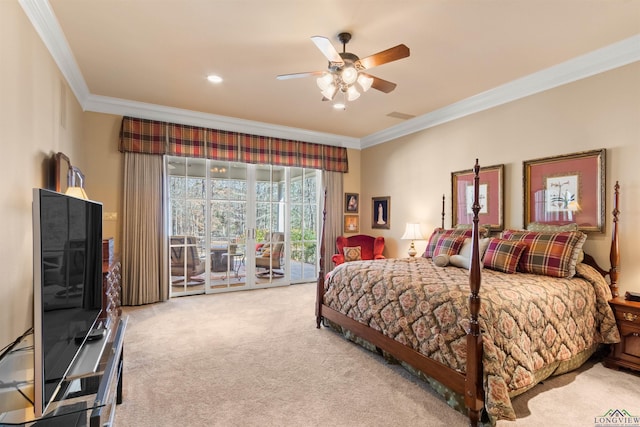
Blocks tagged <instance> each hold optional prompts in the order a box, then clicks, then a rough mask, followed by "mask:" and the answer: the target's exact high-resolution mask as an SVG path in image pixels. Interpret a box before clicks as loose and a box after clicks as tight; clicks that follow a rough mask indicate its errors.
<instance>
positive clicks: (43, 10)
mask: <svg viewBox="0 0 640 427" xmlns="http://www.w3.org/2000/svg"><path fill="white" fill-rule="evenodd" d="M18 1H19V3H20V5H21V6H22V8H23V9H24V11H25V13H26V15H27V17H28V18H29V20H30V21H31V24H32V25H33V26H34V28H35V29H36V32H37V33H38V35H39V36H40V38H41V39H42V41H43V42H44V44H45V46H46V47H47V49H49V52H50V53H51V56H52V57H53V59H54V61H55V62H56V64H57V65H58V67H59V68H60V71H61V72H62V74H63V76H64V77H65V79H66V80H67V83H68V84H69V87H70V88H71V90H72V91H73V93H74V94H75V96H76V98H77V99H78V102H79V103H80V105H81V106H82V108H83V110H84V111H92V112H99V113H108V114H115V115H122V116H133V117H143V118H146V119H152V120H162V121H169V122H174V123H182V124H189V125H193V126H202V127H208V128H215V129H221V130H227V131H232V132H244V133H250V134H255V135H263V136H272V137H276V138H285V139H293V140H303V141H309V142H315V143H319V144H328V145H335V146H339V147H346V148H354V149H364V148H368V147H372V146H374V145H378V144H382V143H385V142H388V141H391V140H394V139H396V138H400V137H402V136H406V135H409V134H412V133H415V132H419V131H422V130H425V129H428V128H431V127H434V126H437V125H440V124H443V123H447V122H450V121H453V120H456V119H459V118H461V117H464V116H468V115H470V114H474V113H477V112H480V111H484V110H487V109H490V108H493V107H497V106H499V105H502V104H506V103H508V102H511V101H515V100H517V99H520V98H524V97H527V96H529V95H533V94H536V93H539V92H543V91H545V90H548V89H552V88H554V87H557V86H561V85H564V84H567V83H571V82H574V81H577V80H580V79H584V78H587V77H590V76H593V75H595V74H599V73H602V72H605V71H608V70H612V69H614V68H618V67H622V66H624V65H628V64H631V63H633V62H636V61H639V60H640V34H638V35H635V36H633V37H630V38H628V39H625V40H622V41H619V42H617V43H614V44H612V45H609V46H606V47H603V48H601V49H598V50H595V51H593V52H590V53H587V54H584V55H581V56H578V57H576V58H573V59H570V60H568V61H565V62H563V63H560V64H558V65H555V66H553V67H550V68H547V69H545V70H542V71H540V72H537V73H533V74H530V75H528V76H525V77H522V78H519V79H517V80H514V81H512V82H509V83H506V84H504V85H501V86H498V87H496V88H493V89H490V90H488V91H486V92H482V93H479V94H477V95H474V96H471V97H469V98H466V99H464V100H462V101H458V102H456V103H453V104H451V105H448V106H446V107H443V108H440V109H438V110H435V111H433V112H430V113H427V114H424V115H422V116H418V117H415V118H413V119H410V120H407V121H406V122H403V123H401V124H398V125H395V126H392V127H389V128H387V129H384V130H382V131H380V132H376V133H372V134H370V135H367V136H365V137H363V138H353V137H347V136H342V135H335V134H329V133H322V132H315V131H311V130H306V129H300V128H293V127H287V126H278V125H273V124H269V123H262V122H255V121H251V120H244V119H237V118H234V117H226V116H219V115H215V114H206V113H201V112H197V111H191V110H183V109H178V108H171V107H166V106H161V105H154V104H146V103H141V102H135V101H129V100H126V99H118V98H110V97H104V96H98V95H93V94H91V93H90V92H89V88H88V86H87V84H86V82H85V80H84V77H83V76H82V73H81V72H80V68H79V67H78V64H77V62H76V60H75V58H74V56H73V52H72V51H71V48H70V47H69V44H68V43H67V40H66V38H65V37H64V33H63V32H62V29H61V28H60V24H59V23H58V20H57V18H56V16H55V14H54V13H53V10H52V9H51V6H50V4H49V2H48V1H47V0H18Z"/></svg>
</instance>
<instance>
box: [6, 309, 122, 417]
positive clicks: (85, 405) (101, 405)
mask: <svg viewBox="0 0 640 427" xmlns="http://www.w3.org/2000/svg"><path fill="white" fill-rule="evenodd" d="M126 325H127V318H126V317H120V316H118V317H115V318H113V319H112V321H111V322H109V324H108V327H107V328H106V329H103V328H98V329H96V330H92V331H91V332H90V334H92V335H93V336H95V337H96V338H95V339H94V340H87V341H85V343H84V344H83V346H82V349H81V350H80V353H79V354H78V357H77V358H76V360H75V362H74V364H73V365H72V367H71V369H70V370H69V372H68V373H67V375H66V376H65V378H64V381H63V383H62V386H61V387H60V390H59V391H58V393H57V394H56V397H55V398H54V401H53V402H52V403H51V404H50V405H49V408H48V409H47V412H46V413H45V414H44V415H43V416H42V417H35V414H34V408H33V393H34V380H33V359H34V355H33V334H30V335H26V336H25V337H24V338H23V339H22V340H21V341H20V342H18V343H17V344H16V345H15V347H14V348H12V349H11V351H10V352H8V353H7V354H5V355H4V356H3V357H2V358H1V359H0V381H1V382H2V383H3V384H5V385H7V384H12V386H11V387H4V388H0V426H1V427H4V426H29V427H33V426H37V427H58V426H64V427H70V426H78V427H80V426H88V427H98V426H104V425H112V423H113V420H114V418H115V408H116V404H118V403H122V368H123V362H124V359H123V347H124V333H125V329H126Z"/></svg>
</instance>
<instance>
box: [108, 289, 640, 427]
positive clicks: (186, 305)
mask: <svg viewBox="0 0 640 427" xmlns="http://www.w3.org/2000/svg"><path fill="white" fill-rule="evenodd" d="M314 301H315V284H305V285H293V286H289V287H282V288H275V289H265V290H255V291H244V292H235V293H228V294H217V295H201V296H190V297H182V298H175V299H173V300H171V301H169V302H166V303H161V304H154V305H150V306H143V307H125V310H124V312H125V314H126V315H128V316H129V323H128V327H127V333H126V339H125V349H124V355H125V359H124V360H125V367H124V402H123V403H122V404H121V405H119V406H118V408H117V409H116V423H115V424H116V425H117V426H120V427H145V426H153V427H157V426H190V427H196V426H242V427H244V426H265V427H269V426H296V427H297V426H410V425H416V426H418V425H419V426H429V427H431V426H464V425H466V424H467V418H466V417H465V416H464V415H462V414H460V413H458V412H456V411H455V410H453V409H451V408H449V407H448V406H447V405H446V404H445V403H444V401H443V400H442V399H440V397H439V396H437V395H436V394H435V393H433V391H432V390H431V389H430V387H429V386H428V385H426V384H425V383H424V382H422V381H420V380H418V379H416V378H415V377H413V376H412V375H411V374H409V373H407V372H406V371H405V370H404V369H402V368H401V367H399V366H396V365H389V364H387V363H386V362H385V361H384V360H383V359H382V358H380V357H379V356H377V355H375V354H373V353H370V352H368V351H366V350H364V349H362V348H360V347H359V346H357V345H355V344H353V343H351V342H348V341H346V340H344V339H343V338H342V337H341V336H339V335H337V334H336V333H334V332H333V331H331V330H329V329H326V328H322V329H320V330H318V329H316V328H315V316H314ZM638 380H639V377H638V376H636V375H634V374H631V373H629V372H616V371H613V370H610V369H607V368H604V367H603V366H602V365H601V364H600V363H598V362H591V361H590V362H588V364H586V365H585V366H584V367H583V368H582V369H580V370H579V371H577V372H574V373H569V374H565V375H562V376H559V377H555V378H553V379H551V380H549V381H546V382H545V383H544V384H543V385H540V386H538V387H536V388H534V389H533V390H531V391H530V392H528V393H526V394H524V395H522V396H519V397H518V398H516V399H515V400H514V405H515V408H516V411H517V413H518V417H519V419H518V421H516V422H499V423H498V426H500V427H503V426H504V427H508V426H518V427H520V426H534V425H535V426H542V425H545V426H546V425H548V426H551V425H553V426H593V425H594V421H593V420H594V417H596V416H598V415H602V414H604V413H605V412H606V411H607V410H609V409H616V408H617V409H626V410H627V411H628V412H630V413H631V414H633V415H640V381H638Z"/></svg>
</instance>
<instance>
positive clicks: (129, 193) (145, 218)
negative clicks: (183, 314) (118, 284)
mask: <svg viewBox="0 0 640 427" xmlns="http://www.w3.org/2000/svg"><path fill="white" fill-rule="evenodd" d="M164 182H165V181H164V177H163V158H162V156H157V155H151V154H138V153H128V152H127V153H124V203H123V209H122V211H123V221H122V223H123V230H122V304H123V305H141V304H150V303H154V302H159V301H165V300H167V299H168V298H169V289H168V283H169V280H168V277H167V275H168V270H169V269H168V266H167V259H168V256H167V243H166V242H167V238H168V237H167V235H166V231H165V230H166V227H165V213H164V212H165V201H164Z"/></svg>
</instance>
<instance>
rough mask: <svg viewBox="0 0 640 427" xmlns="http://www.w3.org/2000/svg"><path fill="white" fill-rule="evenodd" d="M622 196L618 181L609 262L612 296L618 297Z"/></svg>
mask: <svg viewBox="0 0 640 427" xmlns="http://www.w3.org/2000/svg"><path fill="white" fill-rule="evenodd" d="M619 195H620V185H619V184H618V181H616V185H615V186H614V187H613V212H612V213H613V230H612V232H611V249H610V250H609V262H610V264H611V270H609V279H611V284H610V285H609V287H610V288H611V296H612V297H613V298H615V297H617V296H618V264H620V252H619V248H618V214H620V210H618V196H619Z"/></svg>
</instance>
